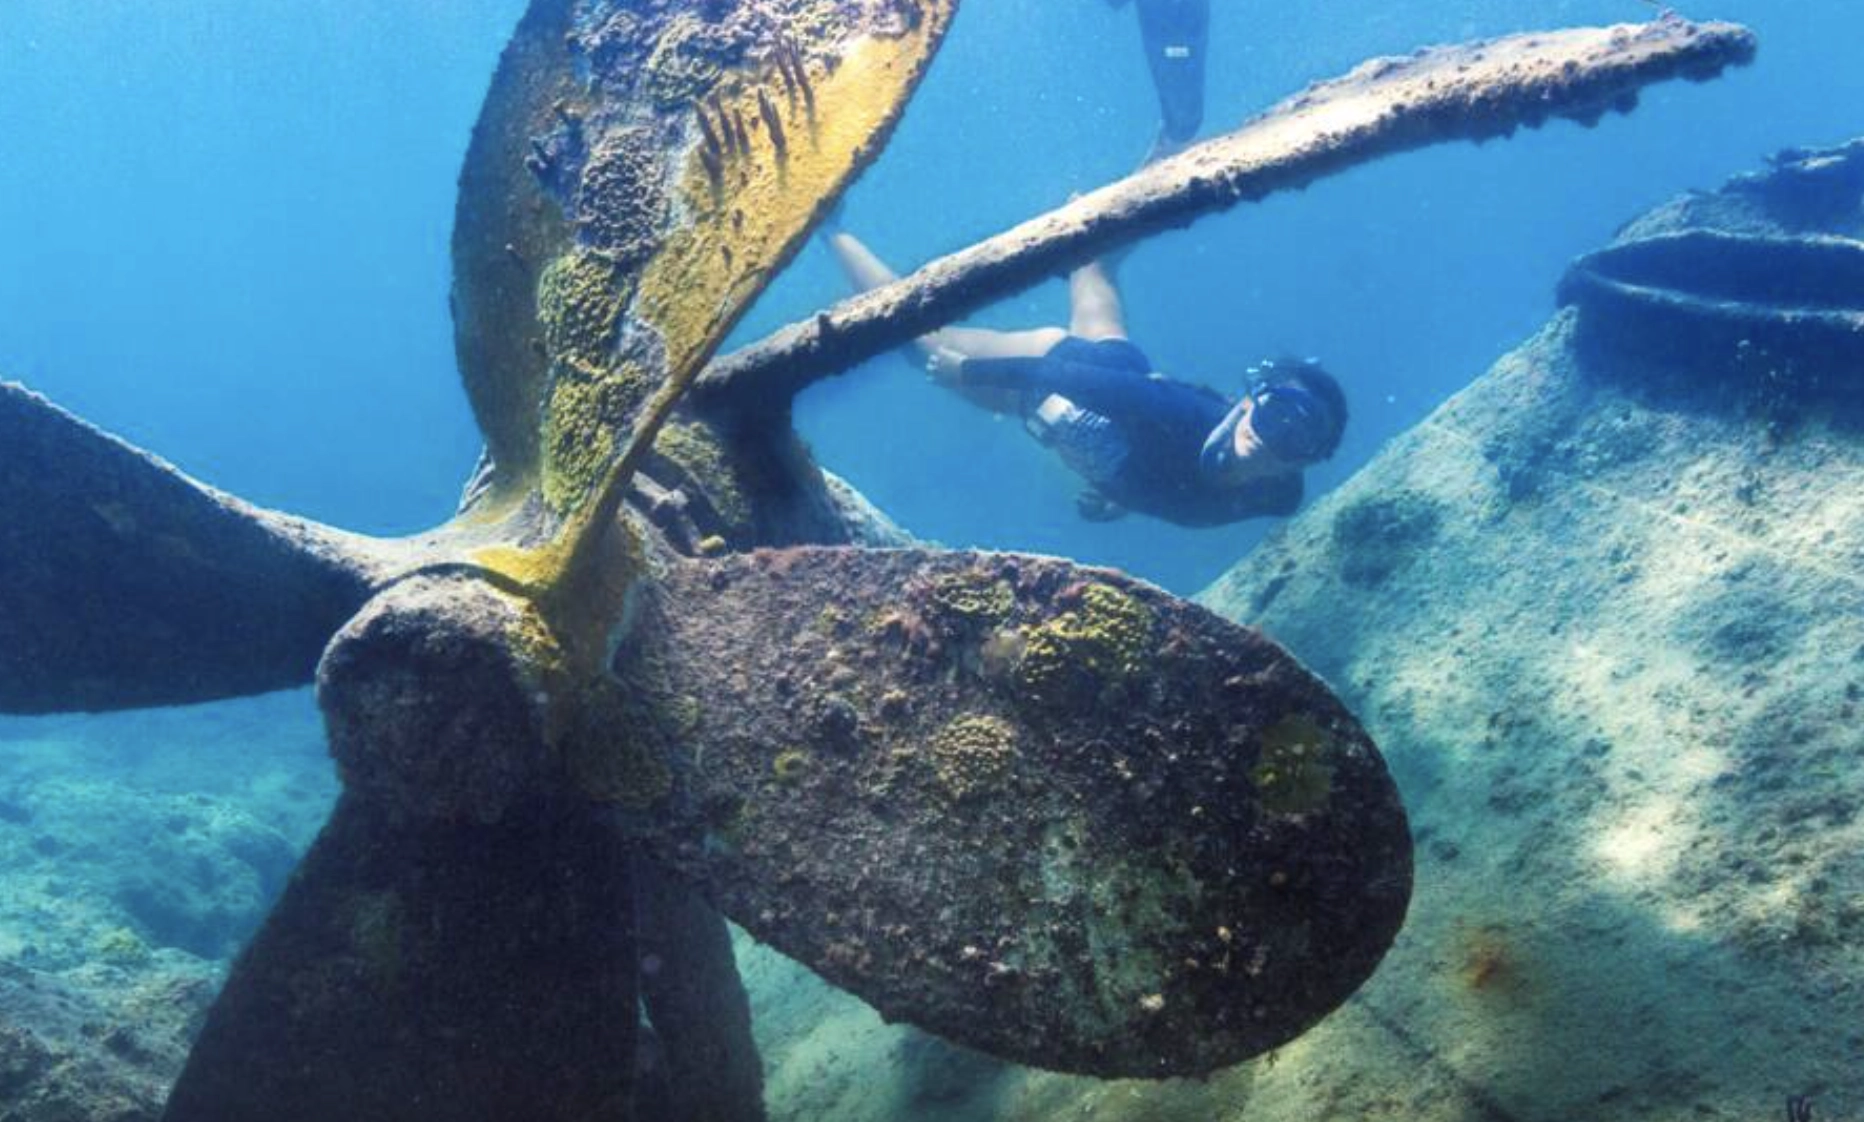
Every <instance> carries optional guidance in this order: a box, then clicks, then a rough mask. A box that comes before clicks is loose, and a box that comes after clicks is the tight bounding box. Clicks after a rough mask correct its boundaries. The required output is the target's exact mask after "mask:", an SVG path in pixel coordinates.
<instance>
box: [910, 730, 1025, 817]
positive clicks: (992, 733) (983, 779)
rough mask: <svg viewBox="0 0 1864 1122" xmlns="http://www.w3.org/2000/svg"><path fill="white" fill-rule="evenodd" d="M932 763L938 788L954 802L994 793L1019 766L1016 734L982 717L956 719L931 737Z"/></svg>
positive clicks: (1014, 731) (1007, 780) (1001, 787)
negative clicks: (1017, 763) (1017, 765)
mask: <svg viewBox="0 0 1864 1122" xmlns="http://www.w3.org/2000/svg"><path fill="white" fill-rule="evenodd" d="M931 760H932V772H933V774H934V775H936V776H937V777H938V782H939V786H940V787H941V788H943V789H944V791H945V794H946V795H948V796H949V797H950V798H951V800H952V801H953V802H964V801H965V800H967V799H971V798H975V797H977V796H980V795H986V794H992V793H995V792H997V791H1000V790H1002V789H1003V786H1004V784H1006V783H1007V782H1009V778H1010V773H1011V772H1012V771H1013V770H1014V768H1015V766H1016V730H1015V728H1013V727H1012V726H1011V725H1010V724H1009V723H1008V722H1007V721H1004V720H1002V719H1001V718H998V717H992V716H988V715H985V714H981V713H967V714H965V715H963V716H960V717H955V718H953V719H952V721H951V723H950V724H948V725H946V726H945V727H944V728H942V729H940V730H939V731H938V732H937V733H936V734H935V735H934V736H933V737H932V743H931Z"/></svg>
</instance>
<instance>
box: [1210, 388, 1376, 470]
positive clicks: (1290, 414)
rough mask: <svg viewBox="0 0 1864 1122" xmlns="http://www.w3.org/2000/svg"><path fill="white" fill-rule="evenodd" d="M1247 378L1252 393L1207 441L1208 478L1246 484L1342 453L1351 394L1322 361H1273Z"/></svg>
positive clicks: (1240, 402) (1238, 404) (1249, 390)
mask: <svg viewBox="0 0 1864 1122" xmlns="http://www.w3.org/2000/svg"><path fill="white" fill-rule="evenodd" d="M1248 377H1249V388H1248V391H1247V392H1246V393H1245V394H1244V395H1243V397H1242V399H1241V400H1240V401H1238V402H1237V403H1236V404H1235V406H1234V407H1232V408H1231V410H1230V413H1229V415H1228V416H1226V417H1225V418H1224V419H1223V423H1222V424H1220V425H1218V426H1217V428H1216V429H1215V430H1214V431H1212V432H1211V434H1210V437H1209V439H1208V440H1206V441H1205V442H1204V453H1203V466H1204V470H1205V472H1206V473H1207V474H1210V475H1211V476H1213V477H1215V478H1219V479H1228V480H1232V481H1236V482H1242V481H1244V480H1247V479H1252V478H1259V477H1261V476H1264V475H1274V474H1281V473H1284V472H1289V471H1298V470H1300V469H1301V468H1304V467H1306V466H1307V465H1309V464H1316V463H1319V462H1320V461H1322V460H1325V459H1327V458H1328V457H1330V456H1332V455H1333V453H1334V452H1335V451H1336V450H1337V449H1338V448H1339V446H1340V437H1341V435H1342V434H1343V433H1345V431H1346V417H1347V410H1346V394H1345V393H1343V392H1342V391H1341V390H1340V384H1339V383H1338V382H1336V381H1335V380H1334V379H1333V376H1332V375H1331V374H1328V373H1327V372H1326V371H1325V370H1323V369H1321V367H1320V364H1319V363H1318V362H1316V361H1314V360H1313V359H1308V360H1305V361H1301V360H1296V359H1270V360H1267V361H1264V362H1260V363H1257V364H1256V365H1255V366H1252V367H1250V368H1249V372H1248Z"/></svg>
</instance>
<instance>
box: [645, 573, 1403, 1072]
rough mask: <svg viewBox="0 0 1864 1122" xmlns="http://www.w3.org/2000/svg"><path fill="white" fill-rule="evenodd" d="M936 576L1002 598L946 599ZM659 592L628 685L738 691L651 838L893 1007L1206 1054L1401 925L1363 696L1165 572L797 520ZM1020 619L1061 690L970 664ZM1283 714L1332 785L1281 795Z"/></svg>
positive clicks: (1294, 1021)
mask: <svg viewBox="0 0 1864 1122" xmlns="http://www.w3.org/2000/svg"><path fill="white" fill-rule="evenodd" d="M937 596H944V597H945V598H946V599H948V600H953V601H955V602H957V603H958V604H959V605H961V606H963V607H965V609H966V610H968V611H971V612H973V613H976V614H980V615H993V616H999V617H1000V618H996V619H994V620H993V621H992V622H991V623H990V624H989V626H985V627H979V628H975V629H973V628H969V627H955V626H951V625H950V624H948V623H944V622H942V620H943V619H944V618H945V617H944V616H943V615H942V611H943V610H942V609H940V608H939V607H938V606H937V603H936V597H937ZM649 599H650V601H664V604H665V605H666V609H667V610H665V611H663V612H662V613H661V614H659V615H656V616H653V617H651V618H652V626H649V627H642V628H639V629H638V631H637V634H639V635H640V636H641V637H642V639H643V641H644V642H651V643H652V645H653V647H654V649H655V650H657V651H660V652H661V654H660V656H659V658H660V662H659V664H658V667H657V668H653V669H650V671H649V673H650V677H653V678H654V679H656V680H658V681H659V682H660V684H659V685H655V684H653V682H647V683H637V684H635V686H634V687H632V688H637V689H643V690H646V691H648V692H655V693H662V694H665V693H671V692H673V691H675V690H678V691H682V692H686V693H696V694H699V695H701V696H717V697H729V698H730V699H731V704H730V705H728V706H719V707H718V708H716V709H715V710H713V711H711V712H709V713H708V714H707V717H706V720H705V722H704V723H703V725H702V727H701V728H700V729H699V730H698V732H697V733H696V734H695V735H694V736H692V737H688V738H683V739H682V740H681V741H680V742H679V743H678V744H677V745H676V746H674V750H673V752H672V753H671V755H670V758H671V759H672V760H673V767H674V770H675V781H674V784H673V794H672V795H671V797H670V798H669V799H668V800H667V801H666V802H665V803H664V804H662V809H661V811H660V814H661V816H662V820H663V822H665V823H672V825H668V826H667V827H666V830H665V833H664V834H663V835H662V836H661V837H660V838H658V839H654V840H650V841H649V843H648V844H650V845H651V846H653V848H654V852H655V855H656V857H657V858H659V859H660V860H662V861H665V862H667V863H668V864H669V865H671V866H672V867H673V868H674V869H676V870H677V871H680V872H682V873H683V874H684V875H688V876H690V877H692V878H693V879H695V880H698V881H701V882H703V883H705V884H707V885H708V886H710V888H711V889H712V891H713V893H714V899H716V900H717V901H718V902H719V903H720V904H721V906H722V907H724V908H725V909H726V910H727V911H728V912H730V914H732V915H734V916H739V915H743V916H747V917H748V918H747V920H746V924H747V926H748V927H749V928H750V929H751V930H752V931H753V932H754V934H756V936H757V937H758V938H759V939H762V940H765V941H767V942H768V943H769V944H770V945H772V946H774V947H776V948H778V949H779V950H782V951H783V952H784V953H786V954H790V955H793V956H795V957H796V958H798V959H800V960H803V961H807V962H809V963H811V964H812V965H814V966H816V968H818V969H820V970H821V971H822V973H823V975H824V976H825V977H827V978H828V979H829V980H830V981H832V982H835V983H837V984H840V985H844V986H846V987H848V988H850V989H852V990H854V991H855V992H857V993H859V994H860V995H861V996H862V997H863V998H864V999H866V1000H868V1001H870V1002H872V1003H873V1005H874V1006H875V1007H876V1008H878V1009H879V1010H881V1011H882V1013H883V1014H885V1015H889V1016H909V1017H910V1019H912V1020H913V1021H914V1022H915V1023H917V1024H919V1025H921V1026H923V1027H926V1028H929V1029H932V1030H933V1031H937V1032H941V1033H944V1034H947V1035H951V1036H953V1037H954V1038H957V1039H962V1040H964V1041H965V1042H966V1043H967V1044H972V1045H973V1046H977V1045H980V1044H981V1045H983V1046H985V1047H987V1048H988V1049H989V1050H991V1051H994V1052H997V1053H998V1054H1000V1055H1003V1056H1006V1057H1014V1058H1027V1059H1029V1060H1032V1061H1036V1062H1040V1063H1043V1064H1047V1065H1049V1066H1051V1067H1056V1068H1062V1069H1068V1070H1077V1071H1091V1072H1095V1073H1099V1074H1103V1075H1111V1074H1120V1075H1150V1076H1159V1075H1163V1074H1169V1073H1182V1074H1189V1073H1196V1072H1208V1071H1210V1070H1213V1069H1214V1068H1216V1067H1220V1066H1223V1065H1225V1064H1228V1063H1232V1062H1235V1060H1237V1059H1238V1058H1241V1057H1242V1056H1245V1055H1248V1054H1252V1053H1254V1052H1258V1051H1260V1050H1261V1049H1263V1048H1264V1047H1272V1046H1274V1044H1276V1043H1278V1042H1281V1041H1285V1040H1286V1039H1288V1037H1289V1036H1290V1035H1291V1034H1292V1033H1294V1032H1297V1031H1300V1030H1302V1029H1305V1028H1306V1027H1307V1026H1308V1025H1310V1024H1312V1023H1313V1020H1314V1019H1315V1018H1316V1017H1318V1016H1319V1015H1320V1014H1321V1013H1322V1012H1324V1010H1325V1009H1327V1008H1331V1006H1332V1005H1333V1004H1334V1003H1337V1001H1339V1000H1340V999H1342V998H1343V997H1344V996H1345V994H1346V993H1347V992H1349V991H1350V990H1351V988H1352V987H1353V985H1354V984H1355V980H1356V979H1359V978H1363V977H1364V976H1365V975H1366V973H1367V972H1368V971H1369V970H1370V968H1371V965H1372V963H1374V962H1375V961H1376V960H1377V958H1378V956H1379V954H1380V953H1381V952H1382V951H1383V949H1384V947H1385V945H1386V944H1387V943H1388V942H1389V939H1390V936H1391V934H1392V933H1393V932H1394V931H1395V930H1396V925H1397V921H1398V919H1399V918H1400V917H1401V915H1402V913H1403V905H1404V900H1405V898H1406V897H1407V895H1408V890H1409V861H1410V852H1409V844H1408V840H1407V838H1406V836H1405V832H1404V823H1403V814H1402V812H1401V811H1400V809H1399V807H1398V806H1397V803H1396V800H1395V796H1394V794H1393V790H1392V787H1391V785H1390V780H1389V777H1387V776H1386V775H1385V774H1384V773H1383V771H1382V769H1381V768H1380V766H1379V764H1378V757H1377V754H1376V753H1375V752H1373V751H1372V750H1371V747H1370V745H1369V744H1367V743H1366V742H1365V741H1364V738H1363V737H1360V736H1357V735H1356V734H1355V732H1354V730H1355V725H1354V723H1353V720H1352V717H1351V716H1350V715H1349V714H1347V713H1345V712H1344V711H1342V710H1340V709H1339V708H1338V707H1337V706H1336V705H1334V704H1333V703H1332V702H1331V701H1330V699H1329V696H1328V694H1327V691H1326V689H1325V687H1324V686H1322V685H1321V684H1320V683H1319V682H1318V681H1316V680H1315V679H1313V678H1312V677H1311V676H1310V675H1308V674H1307V673H1306V672H1305V671H1304V670H1302V669H1301V668H1300V667H1299V666H1297V665H1295V664H1294V663H1293V662H1292V661H1291V660H1287V659H1285V658H1281V657H1280V656H1279V655H1277V654H1274V653H1273V651H1274V648H1273V647H1272V645H1270V644H1268V643H1267V642H1266V641H1264V640H1263V639H1262V638H1261V637H1260V636H1257V635H1254V634H1252V633H1249V632H1245V631H1242V630H1240V629H1237V628H1233V627H1230V626H1228V625H1224V624H1221V623H1220V622H1219V621H1217V620H1215V619H1214V618H1213V617H1211V616H1209V615H1207V614H1204V613H1201V612H1197V611H1196V610H1195V609H1192V608H1190V607H1189V606H1188V605H1185V604H1183V603H1182V602H1178V601H1174V600H1173V599H1171V598H1170V597H1168V596H1166V595H1164V594H1163V593H1160V592H1158V591H1157V590H1156V589H1150V588H1147V587H1146V586H1143V585H1141V584H1138V583H1136V582H1132V581H1129V580H1127V579H1125V578H1122V577H1120V576H1118V575H1117V574H1113V573H1108V572H1104V571H1098V572H1093V571H1088V570H1083V569H1080V568H1077V567H1075V566H1072V565H1069V564H1067V563H1066V562H1062V561H1057V560H1054V559H1050V558H1035V557H1022V556H1013V555H1002V554H980V553H947V552H943V551H921V550H910V549H908V550H851V549H834V548H813V547H791V548H783V549H761V550H752V551H747V552H743V553H737V554H731V555H728V556H724V557H719V558H714V559H708V560H706V561H703V562H698V561H679V562H677V563H674V564H670V565H669V566H668V567H667V570H666V572H665V575H664V579H663V581H661V582H657V589H656V590H655V591H654V592H652V593H650V594H649ZM676 608H677V610H675V609H676ZM1005 632H1020V633H1023V634H1026V635H1028V636H1029V637H1030V638H1029V640H1028V641H1027V642H1026V643H1025V647H1027V648H1033V650H1034V651H1035V652H1036V653H1035V656H1034V657H1035V659H1036V661H1035V663H1034V664H1030V663H1029V662H1028V655H1027V652H1026V651H1025V655H1024V665H1025V667H1027V668H1028V671H1029V672H1028V676H1029V677H1032V678H1034V679H1035V680H1037V681H1039V682H1041V683H1043V684H1044V685H1045V686H1046V685H1047V684H1049V683H1051V682H1054V683H1058V684H1057V686H1056V692H1054V693H1052V694H1046V695H1044V696H1043V697H1041V698H1036V699H1032V698H1031V696H1030V691H1029V690H1028V688H1027V687H1026V686H1025V685H1024V684H1023V682H1022V681H1020V680H1019V677H1018V675H1017V673H1016V672H1015V671H1011V672H1009V673H1007V674H1003V675H1001V676H998V675H994V674H991V673H988V672H986V671H985V670H984V668H983V667H982V665H981V663H982V662H983V661H984V660H983V659H982V658H981V657H980V656H979V655H978V653H977V652H978V650H979V648H980V647H981V646H983V645H985V644H998V643H1000V641H1001V638H1002V636H1003V634H1004V633H1005ZM1003 645H1005V646H1012V645H1011V644H1003ZM1001 657H1004V658H1013V657H1014V654H1013V652H1010V651H1005V652H1004V653H1003V655H1002V656H1001ZM1051 698H1052V699H1053V701H1051V700H1050V699H1051ZM1265 701H1266V702H1269V703H1268V704H1265ZM1290 713H1297V714H1309V715H1312V718H1313V721H1314V723H1315V724H1317V725H1320V726H1323V727H1325V728H1327V729H1329V730H1334V732H1335V736H1334V738H1333V739H1332V740H1330V741H1329V742H1328V743H1329V746H1330V748H1329V755H1328V757H1327V759H1326V764H1327V766H1329V767H1331V768H1332V769H1333V776H1332V779H1331V786H1330V788H1329V793H1328V796H1327V797H1326V798H1325V799H1324V800H1321V801H1319V802H1317V803H1316V804H1315V805H1314V806H1313V807H1312V809H1311V810H1310V811H1308V812H1307V813H1302V814H1292V813H1282V814H1276V813H1265V812H1264V808H1263V804H1262V802H1261V801H1259V800H1258V799H1256V798H1253V797H1250V796H1251V793H1252V792H1254V791H1255V790H1256V780H1255V779H1253V778H1252V776H1251V770H1252V769H1254V768H1256V767H1257V765H1258V763H1259V762H1260V757H1261V756H1262V755H1263V753H1261V752H1259V751H1255V750H1252V746H1254V745H1255V744H1256V743H1257V742H1258V741H1259V740H1260V739H1262V738H1263V736H1264V733H1265V732H1269V733H1270V735H1269V736H1268V739H1269V741H1270V742H1271V743H1272V744H1273V745H1277V746H1282V745H1284V743H1285V742H1287V741H1289V740H1290V738H1289V737H1288V736H1286V735H1284V734H1285V733H1287V732H1288V731H1289V730H1286V729H1285V730H1282V732H1281V733H1275V732H1272V731H1270V730H1271V726H1273V724H1274V723H1275V722H1276V721H1279V720H1281V718H1282V717H1283V716H1285V715H1287V714H1290ZM1297 731H1298V730H1297ZM1292 739H1293V740H1294V741H1299V742H1302V743H1304V742H1305V739H1304V737H1302V736H1298V735H1297V736H1294V737H1293V738H1292ZM1293 752H1294V747H1293V746H1292V745H1291V744H1290V745H1288V750H1287V751H1286V752H1284V753H1283V755H1284V756H1285V755H1289V754H1292V753H1293ZM1276 758H1277V759H1281V757H1280V756H1277V757H1276ZM805 760H806V762H805ZM1296 772H1297V773H1298V774H1299V775H1302V776H1305V775H1307V774H1308V773H1307V772H1305V771H1302V770H1300V769H1296ZM1276 790H1277V791H1278V792H1280V791H1281V790H1282V788H1281V787H1280V786H1276ZM1288 790H1289V791H1290V792H1292V793H1294V794H1299V795H1307V794H1309V793H1310V791H1311V787H1310V786H1309V785H1306V784H1304V783H1302V782H1297V783H1295V784H1294V785H1293V786H1291V787H1290V788H1289V789H1288ZM824 807H832V808H833V810H832V812H830V813H824V809H823V808H824ZM721 808H724V812H721ZM678 823H690V824H691V825H690V826H680V825H678ZM727 824H728V825H729V833H730V838H729V842H728V845H729V848H728V849H722V848H721V847H720V845H719V844H718V842H717V839H718V838H719V837H720V836H722V833H723V831H724V826H725V825H727ZM663 843H664V844H663ZM726 855H728V857H727V856H726ZM771 884H779V885H781V887H782V890H781V892H780V893H772V892H771V891H769V885H771ZM983 886H988V887H983ZM829 917H840V918H839V919H835V918H829ZM925 917H936V918H935V919H933V920H928V919H926V918H925ZM1263 948H1268V952H1267V957H1266V958H1263V959H1260V960H1258V958H1257V957H1255V956H1256V955H1257V954H1258V952H1259V951H1261V950H1262V949H1263ZM1233 965H1234V968H1233ZM1245 965H1247V966H1248V967H1249V969H1250V970H1253V973H1252V972H1247V971H1245V969H1244V968H1243V967H1244V966H1245ZM1238 1010H1241V1011H1242V1014H1241V1015H1238Z"/></svg>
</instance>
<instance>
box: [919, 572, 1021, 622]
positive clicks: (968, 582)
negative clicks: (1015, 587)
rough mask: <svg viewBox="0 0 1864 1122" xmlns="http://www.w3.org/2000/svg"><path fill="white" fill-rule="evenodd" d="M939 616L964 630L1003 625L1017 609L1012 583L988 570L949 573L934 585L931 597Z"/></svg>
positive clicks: (933, 608)
mask: <svg viewBox="0 0 1864 1122" xmlns="http://www.w3.org/2000/svg"><path fill="white" fill-rule="evenodd" d="M928 599H929V600H930V601H931V606H932V610H933V611H934V612H935V613H936V614H937V615H938V617H939V618H940V619H941V620H943V621H945V622H947V623H949V624H951V625H953V626H955V627H960V628H971V627H980V626H984V625H986V624H993V623H997V622H1000V621H1001V620H1003V619H1004V618H1005V617H1006V616H1008V615H1009V614H1010V609H1012V608H1014V607H1015V606H1016V595H1015V593H1014V592H1012V591H1011V589H1010V585H1009V582H1008V581H1005V580H1003V579H1001V578H1000V577H997V576H996V575H995V574H994V573H991V572H989V571H988V570H985V569H964V570H961V571H959V572H955V573H947V574H945V575H944V576H941V577H939V578H938V579H937V580H935V581H933V582H932V588H931V591H930V593H929V595H928Z"/></svg>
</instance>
